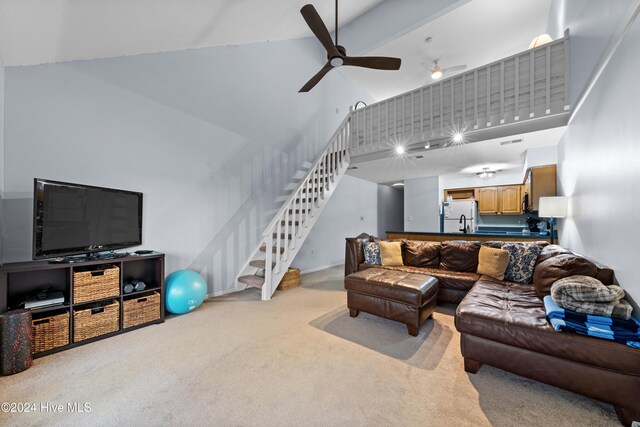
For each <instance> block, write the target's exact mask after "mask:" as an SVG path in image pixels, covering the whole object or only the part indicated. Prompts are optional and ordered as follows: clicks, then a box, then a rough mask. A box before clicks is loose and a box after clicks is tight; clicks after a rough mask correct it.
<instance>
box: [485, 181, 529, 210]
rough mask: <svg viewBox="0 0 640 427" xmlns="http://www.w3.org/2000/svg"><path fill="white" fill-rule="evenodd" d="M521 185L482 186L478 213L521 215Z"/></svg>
mask: <svg viewBox="0 0 640 427" xmlns="http://www.w3.org/2000/svg"><path fill="white" fill-rule="evenodd" d="M520 187H521V186H520V185H501V186H498V187H480V188H477V189H476V192H477V195H478V214H480V215H519V214H521V213H522V197H521V193H520Z"/></svg>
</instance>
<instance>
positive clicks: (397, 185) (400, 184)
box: [392, 182, 404, 187]
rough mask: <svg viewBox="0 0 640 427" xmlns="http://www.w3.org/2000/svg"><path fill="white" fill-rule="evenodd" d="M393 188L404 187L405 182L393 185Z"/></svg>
mask: <svg viewBox="0 0 640 427" xmlns="http://www.w3.org/2000/svg"><path fill="white" fill-rule="evenodd" d="M392 185H393V187H404V182H396V183H395V184H392Z"/></svg>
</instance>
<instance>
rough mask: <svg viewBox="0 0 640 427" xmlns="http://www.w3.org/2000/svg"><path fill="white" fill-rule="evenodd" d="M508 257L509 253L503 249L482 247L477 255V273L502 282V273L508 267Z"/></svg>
mask: <svg viewBox="0 0 640 427" xmlns="http://www.w3.org/2000/svg"><path fill="white" fill-rule="evenodd" d="M509 257H510V253H509V251H507V250H505V249H495V248H491V247H488V246H484V245H483V246H482V247H481V248H480V254H479V255H478V271H477V273H478V274H484V275H487V276H490V277H493V278H494V279H498V280H503V279H504V272H505V271H506V270H507V267H508V266H509Z"/></svg>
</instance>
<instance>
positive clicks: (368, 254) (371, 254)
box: [364, 242, 382, 265]
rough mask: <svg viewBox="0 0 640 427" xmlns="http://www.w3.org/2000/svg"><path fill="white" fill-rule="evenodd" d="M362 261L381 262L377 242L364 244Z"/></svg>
mask: <svg viewBox="0 0 640 427" xmlns="http://www.w3.org/2000/svg"><path fill="white" fill-rule="evenodd" d="M364 262H365V263H367V264H378V265H379V264H382V260H381V258H380V243H379V242H367V243H365V244H364Z"/></svg>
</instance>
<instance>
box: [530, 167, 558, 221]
mask: <svg viewBox="0 0 640 427" xmlns="http://www.w3.org/2000/svg"><path fill="white" fill-rule="evenodd" d="M525 185H526V186H527V189H528V194H529V197H528V199H529V206H528V207H529V211H536V212H537V211H538V206H539V203H540V197H548V196H557V195H558V188H557V177H556V165H549V166H537V167H532V168H531V169H529V171H528V172H527V180H526V182H525Z"/></svg>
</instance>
